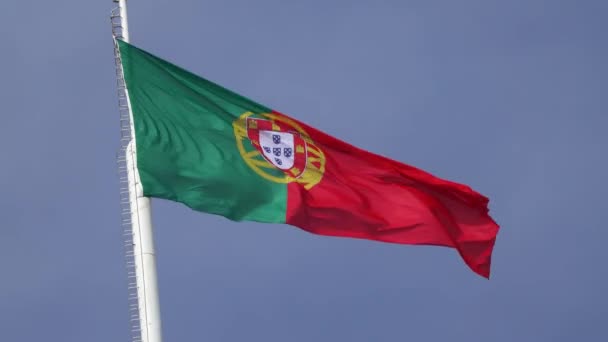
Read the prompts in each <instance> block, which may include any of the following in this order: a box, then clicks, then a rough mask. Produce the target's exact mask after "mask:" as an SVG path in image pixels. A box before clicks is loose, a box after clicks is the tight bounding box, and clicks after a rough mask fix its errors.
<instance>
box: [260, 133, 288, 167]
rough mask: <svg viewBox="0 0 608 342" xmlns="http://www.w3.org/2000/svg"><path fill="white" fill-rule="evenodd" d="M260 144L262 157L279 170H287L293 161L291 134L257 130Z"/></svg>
mask: <svg viewBox="0 0 608 342" xmlns="http://www.w3.org/2000/svg"><path fill="white" fill-rule="evenodd" d="M259 134H260V146H261V147H262V152H263V153H264V157H266V159H267V160H268V161H269V162H271V163H272V165H274V166H276V167H278V168H279V169H281V170H289V169H291V168H292V167H293V163H294V155H295V153H293V151H294V144H293V140H294V139H293V134H291V133H285V132H275V131H262V130H260V131H259Z"/></svg>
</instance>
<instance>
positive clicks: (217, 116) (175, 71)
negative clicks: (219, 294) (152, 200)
mask: <svg viewBox="0 0 608 342" xmlns="http://www.w3.org/2000/svg"><path fill="white" fill-rule="evenodd" d="M118 44H119V47H120V54H121V57H122V63H123V69H124V74H125V81H126V84H127V89H128V91H129V99H130V102H131V109H132V111H133V121H134V124H135V136H136V143H137V166H138V168H139V173H140V177H141V181H142V185H143V189H144V195H145V196H148V197H158V198H164V199H168V200H173V201H178V202H181V203H184V204H185V205H187V206H189V207H191V208H192V209H194V210H198V211H203V212H208V213H212V214H218V215H222V216H225V217H227V218H230V219H232V220H252V221H261V222H285V212H286V207H287V187H286V185H285V184H279V183H273V182H269V181H267V180H265V179H263V178H262V177H260V176H259V175H258V174H256V173H255V172H254V171H253V170H251V169H250V168H249V167H248V166H247V165H246V164H245V161H244V160H243V158H242V157H241V155H240V153H239V151H238V149H237V145H236V139H235V136H234V130H233V126H232V123H233V122H234V120H236V119H237V118H238V117H239V116H240V115H241V114H243V113H244V112H248V111H250V112H253V113H264V112H270V109H269V108H266V107H264V106H261V105H259V104H257V103H255V102H253V101H251V100H248V99H246V98H244V97H242V96H240V95H238V94H235V93H233V92H231V91H229V90H227V89H225V88H222V87H221V86H218V85H216V84H214V83H212V82H210V81H207V80H205V79H203V78H201V77H199V76H196V75H194V74H192V73H190V72H188V71H186V70H184V69H181V68H179V67H177V66H175V65H173V64H171V63H169V62H167V61H164V60H162V59H160V58H157V57H155V56H153V55H151V54H149V53H147V52H145V51H143V50H140V49H138V48H136V47H134V46H133V45H130V44H128V43H125V42H123V41H118ZM276 171H278V170H276ZM278 172H280V171H278Z"/></svg>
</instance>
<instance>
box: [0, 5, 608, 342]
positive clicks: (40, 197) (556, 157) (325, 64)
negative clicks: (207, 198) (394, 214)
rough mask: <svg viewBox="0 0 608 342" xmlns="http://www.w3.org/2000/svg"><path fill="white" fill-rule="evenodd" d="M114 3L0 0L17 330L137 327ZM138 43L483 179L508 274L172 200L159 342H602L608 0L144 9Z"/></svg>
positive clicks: (119, 334) (1, 329)
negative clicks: (121, 168)
mask: <svg viewBox="0 0 608 342" xmlns="http://www.w3.org/2000/svg"><path fill="white" fill-rule="evenodd" d="M111 7H112V3H111V2H110V1H109V0H108V1H95V2H92V1H86V2H85V1H81V2H77V1H71V2H40V3H37V4H33V3H30V2H16V1H12V2H9V3H7V4H5V5H4V10H5V16H4V18H3V21H2V23H1V24H0V28H1V31H2V32H3V35H2V37H3V38H4V40H3V49H2V52H3V53H2V54H1V57H0V60H1V62H2V63H0V65H1V66H2V73H1V74H2V78H1V81H0V87H1V88H0V99H1V100H2V108H3V110H2V113H3V116H2V117H3V120H2V124H1V125H0V146H2V147H1V151H2V154H3V161H2V163H1V164H0V187H1V188H2V191H3V194H4V196H2V197H0V218H1V220H0V222H1V224H0V270H1V272H2V277H1V278H0V340H2V341H34V340H54V341H55V340H56V341H125V340H127V338H128V336H129V333H128V312H127V291H126V274H125V271H124V263H123V252H122V240H121V239H122V238H121V234H122V231H121V227H120V215H119V205H118V198H119V196H118V178H117V170H116V163H115V154H116V151H117V149H118V146H119V142H118V135H119V126H118V109H117V103H116V88H115V80H114V65H113V58H112V40H111V36H110V25H109V18H108V16H109V11H110V8H111ZM129 10H130V11H129V15H130V25H131V39H132V42H133V43H134V44H136V45H138V46H140V47H142V48H144V49H146V50H148V51H150V52H152V53H154V54H157V55H159V56H161V57H164V58H166V59H168V60H170V61H172V62H174V63H177V64H179V65H181V66H183V67H185V68H187V69H189V70H191V71H193V72H195V73H198V74H200V75H202V76H204V77H206V78H209V79H211V80H213V81H216V82H218V83H220V84H222V85H224V86H226V87H229V88H231V89H233V90H235V91H237V92H239V93H242V94H244V95H246V96H248V97H250V98H252V99H254V100H256V101H258V102H260V103H263V104H266V105H268V106H270V107H273V108H276V109H277V110H279V111H282V112H284V113H287V114H290V115H292V116H294V117H297V118H298V119H300V120H302V121H305V122H307V123H309V124H311V125H314V126H316V127H318V128H320V129H322V130H324V131H326V132H328V133H330V134H332V135H335V136H337V137H339V138H341V139H344V140H347V141H349V142H351V143H354V144H356V145H358V146H360V147H363V148H366V149H368V150H371V151H373V152H376V153H380V154H383V155H386V156H389V157H391V158H394V159H397V160H400V161H403V162H405V163H409V164H412V165H415V166H418V167H421V168H423V169H425V170H428V171H430V172H432V173H434V174H437V175H439V176H441V177H444V178H448V179H451V180H454V181H458V182H462V183H466V184H469V185H471V186H472V187H474V188H475V189H476V190H478V191H480V192H481V193H483V194H485V195H487V196H489V197H490V198H491V212H492V215H493V217H494V218H495V219H496V220H497V221H498V223H499V224H500V225H501V227H502V228H501V231H500V234H499V238H498V241H497V244H496V248H495V251H494V263H493V272H492V279H491V280H490V281H486V280H484V279H483V278H481V277H479V276H477V275H475V274H474V273H473V272H471V271H470V270H468V268H467V267H466V266H465V265H464V263H463V262H462V261H461V260H460V258H459V257H458V255H457V254H456V253H455V251H454V250H452V249H446V248H437V247H413V246H397V245H389V244H381V243H374V242H370V241H358V240H352V239H338V238H328V237H319V236H314V235H310V234H307V233H304V232H302V231H300V230H298V229H295V228H292V227H289V226H282V225H268V224H257V223H234V222H230V221H228V220H226V219H223V218H221V217H215V216H211V215H206V214H201V213H196V212H192V211H190V210H189V209H187V208H185V207H184V206H181V205H178V204H174V203H169V202H164V201H159V200H155V201H153V210H154V211H153V218H154V224H155V230H156V243H157V251H158V267H159V276H160V291H161V306H162V315H163V320H164V321H163V323H164V326H163V327H164V333H165V340H166V341H185V340H195V341H242V340H244V339H247V340H253V341H306V342H308V341H332V342H333V341H351V342H357V341H404V340H411V341H446V340H450V341H467V342H468V341H505V342H506V341H509V342H511V341H552V342H553V341H574V340H578V341H601V340H605V339H607V338H608V333H607V332H606V329H605V328H604V327H603V326H602V325H603V324H604V323H605V320H606V317H608V296H607V295H606V292H605V289H606V288H608V268H606V267H605V265H604V263H605V260H607V259H608V251H607V250H606V248H604V245H605V241H606V240H607V239H608V233H607V231H606V222H608V204H607V201H606V198H605V197H606V196H605V194H606V193H607V191H608V185H607V184H606V181H605V177H606V175H608V162H607V160H606V157H605V156H606V147H607V146H608V135H607V134H606V127H608V115H607V109H608V105H607V97H606V93H605V89H606V86H605V82H606V79H608V67H607V66H606V60H608V47H607V45H606V43H605V32H606V31H607V29H608V28H607V27H606V21H605V13H606V11H607V10H608V3H607V2H605V1H566V0H563V1H539V0H528V1H523V0H513V1H481V0H478V1H474V0H465V1H458V2H456V1H447V0H444V1H439V0H436V1H375V2H371V1H312V0H311V1H299V2H295V1H263V0H261V1H255V2H253V1H245V0H241V1H236V0H235V1H228V0H224V1H219V0H214V1H194V0H175V1H172V2H167V1H137V0H131V1H130V3H129Z"/></svg>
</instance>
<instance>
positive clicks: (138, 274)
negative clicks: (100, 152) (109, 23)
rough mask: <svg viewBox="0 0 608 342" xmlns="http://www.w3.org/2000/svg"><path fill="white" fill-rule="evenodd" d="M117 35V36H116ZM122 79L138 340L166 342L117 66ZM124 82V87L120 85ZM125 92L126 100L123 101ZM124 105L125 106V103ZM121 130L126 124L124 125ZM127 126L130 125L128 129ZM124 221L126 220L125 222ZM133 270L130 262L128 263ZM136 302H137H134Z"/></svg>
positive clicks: (123, 1)
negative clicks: (163, 335) (126, 133)
mask: <svg viewBox="0 0 608 342" xmlns="http://www.w3.org/2000/svg"><path fill="white" fill-rule="evenodd" d="M113 1H114V2H118V6H119V12H118V13H117V14H118V15H114V14H113V18H112V20H114V18H115V17H116V18H117V17H118V16H119V17H120V23H119V24H118V23H117V24H114V22H113V29H114V25H116V27H120V29H121V33H122V34H121V36H122V37H121V38H122V40H124V41H125V42H129V26H128V25H129V24H128V21H127V0H113ZM115 35H116V33H115ZM116 58H117V63H122V61H121V60H120V54H119V52H117V56H116ZM117 70H118V73H119V75H118V77H119V105H120V106H122V107H123V108H122V109H123V110H125V111H126V110H128V127H121V128H122V129H128V130H129V133H130V134H129V135H128V136H129V138H130V139H129V140H128V144H127V145H126V146H125V147H126V148H125V151H124V161H125V163H124V166H125V169H126V170H125V171H126V174H127V177H126V178H127V187H128V202H129V208H128V210H129V213H130V220H128V221H127V222H126V223H129V222H130V229H129V230H130V233H131V234H132V236H130V238H129V239H128V244H129V246H127V247H128V251H129V252H128V255H127V256H128V258H129V259H130V260H131V261H130V263H132V265H131V266H132V267H133V268H134V277H135V282H134V283H133V285H134V287H136V288H135V289H131V290H135V291H134V294H136V297H137V314H136V315H135V314H134V315H132V316H131V317H132V320H135V321H138V322H135V323H139V324H138V325H139V327H137V324H136V325H135V327H137V328H139V329H134V330H135V331H134V340H135V341H141V342H162V333H161V320H160V305H159V297H158V279H157V274H156V257H155V252H154V233H153V229H152V219H151V212H150V199H149V198H147V197H144V195H143V188H142V184H141V181H140V179H139V172H138V170H137V162H136V160H137V158H136V156H137V150H136V144H135V128H134V125H133V112H132V111H131V103H130V100H129V96H128V89H127V87H126V84H124V74H123V72H122V64H120V65H119V66H118V65H117ZM121 81H122V82H123V83H122V86H121V85H120V83H121ZM121 90H122V94H123V96H122V97H123V98H122V99H121ZM121 101H122V102H121ZM121 126H123V124H122V123H121ZM125 126H126V125H125ZM123 221H124V220H123ZM127 264H128V266H129V261H128V263H127ZM132 299H135V298H132Z"/></svg>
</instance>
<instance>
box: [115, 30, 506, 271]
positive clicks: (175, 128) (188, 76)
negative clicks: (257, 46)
mask: <svg viewBox="0 0 608 342" xmlns="http://www.w3.org/2000/svg"><path fill="white" fill-rule="evenodd" d="M118 44H119V50H120V55H121V60H122V63H123V70H124V76H125V81H126V85H127V89H128V95H129V100H130V104H131V109H132V113H133V123H134V126H135V141H136V150H137V167H138V170H139V175H140V179H141V183H142V186H143V190H144V195H145V196H148V197H156V198H163V199H167V200H172V201H177V202H181V203H183V204H185V205H187V206H188V207H190V208H192V209H194V210H197V211H201V212H206V213H211V214H217V215H221V216H224V217H227V218H229V219H231V220H235V221H241V220H249V221H258V222H270V223H286V224H289V225H293V226H296V227H299V228H301V229H303V230H305V231H308V232H310V233H314V234H319V235H328V236H340V237H351V238H361V239H368V240H375V241H382V242H391V243H398V244H415V245H438V246H446V247H452V248H455V249H456V250H457V251H458V253H459V254H460V255H461V256H462V258H463V259H464V261H465V263H466V264H467V265H468V266H469V267H470V268H471V269H472V270H473V271H475V272H476V273H478V274H480V275H482V276H484V277H489V275H490V261H491V255H492V249H493V246H494V242H495V239H496V234H497V232H498V225H497V224H496V223H495V222H494V221H493V220H492V218H491V217H490V216H489V214H488V199H487V198H486V197H484V196H482V195H480V194H479V193H477V192H475V191H474V190H472V189H471V188H469V187H468V186H465V185H462V184H458V183H454V182H450V181H447V180H443V179H440V178H438V177H435V176H433V175H431V174H429V173H427V172H424V171H422V170H420V169H417V168H415V167H413V166H410V165H406V164H403V163H400V162H397V161H394V160H391V159H388V158H385V157H382V156H380V155H376V154H373V153H370V152H367V151H365V150H362V149H359V148H357V147H355V146H352V145H350V144H348V143H346V142H343V141H341V140H339V139H336V138H334V137H332V136H330V135H328V134H325V133H323V132H321V131H320V130H317V129H316V128H314V127H311V126H309V125H307V124H305V123H303V122H301V121H298V120H296V119H294V118H292V117H289V116H287V115H285V114H282V113H279V112H277V111H274V110H272V109H271V108H268V107H266V106H263V105H261V104H258V103H256V102H254V101H251V100H249V99H247V98H245V97H243V96H241V95H238V94H236V93H234V92H232V91H230V90H227V89H225V88H223V87H221V86H219V85H217V84H215V83H212V82H210V81H208V80H206V79H204V78H201V77H199V76H197V75H194V74H192V73H190V72H188V71H186V70H184V69H182V68H180V67H177V66H175V65H173V64H171V63H169V62H167V61H165V60H162V59H160V58H158V57H155V56H154V55H152V54H150V53H148V52H146V51H143V50H141V49H139V48H137V47H135V46H133V45H130V44H128V43H125V42H123V41H120V40H119V41H118ZM337 115H338V114H337Z"/></svg>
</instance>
